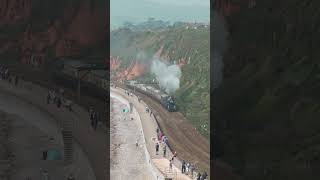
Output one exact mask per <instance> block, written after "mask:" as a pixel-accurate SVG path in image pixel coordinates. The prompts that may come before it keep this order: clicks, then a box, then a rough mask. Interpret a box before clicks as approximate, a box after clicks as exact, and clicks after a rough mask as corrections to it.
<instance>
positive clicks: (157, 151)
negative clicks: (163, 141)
mask: <svg viewBox="0 0 320 180" xmlns="http://www.w3.org/2000/svg"><path fill="white" fill-rule="evenodd" d="M158 153H159V143H156V155H158Z"/></svg>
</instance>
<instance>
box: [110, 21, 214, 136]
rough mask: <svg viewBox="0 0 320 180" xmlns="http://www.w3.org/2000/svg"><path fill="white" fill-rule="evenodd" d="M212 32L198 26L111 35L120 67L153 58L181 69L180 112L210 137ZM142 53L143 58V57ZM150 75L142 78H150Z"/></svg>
mask: <svg viewBox="0 0 320 180" xmlns="http://www.w3.org/2000/svg"><path fill="white" fill-rule="evenodd" d="M209 39H210V31H209V28H208V27H205V26H201V25H197V27H193V26H192V25H189V26H187V25H186V26H171V27H169V28H166V29H163V30H161V31H139V32H138V31H133V30H130V29H129V28H122V29H118V30H115V31H112V32H111V37H110V41H111V51H110V52H111V56H119V58H120V59H121V67H127V66H129V65H130V64H131V63H132V61H133V60H137V61H140V62H144V63H150V61H151V59H152V56H153V55H154V54H156V53H157V54H158V55H160V56H161V57H162V58H163V59H167V60H170V62H171V63H173V62H174V61H175V62H176V63H178V64H181V66H182V68H181V69H182V77H181V84H180V85H181V86H180V89H179V90H178V91H176V93H175V97H176V99H177V103H178V105H179V107H180V110H181V112H182V113H183V114H184V115H185V116H186V117H187V119H189V120H190V121H192V123H193V124H194V125H195V126H196V128H197V129H198V130H199V131H200V132H201V133H202V134H203V135H205V136H206V137H209V131H210V130H209V128H208V127H209V108H210V107H209V103H210V85H209V76H210V67H209V64H210V57H209V48H210V47H209ZM141 53H142V54H143V56H141ZM150 77H151V75H150V72H148V71H147V73H146V74H145V75H144V76H143V77H137V78H140V79H141V78H150Z"/></svg>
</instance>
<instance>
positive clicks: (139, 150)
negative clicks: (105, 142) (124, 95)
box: [110, 98, 154, 180]
mask: <svg viewBox="0 0 320 180" xmlns="http://www.w3.org/2000/svg"><path fill="white" fill-rule="evenodd" d="M110 106H111V110H110V112H111V118H110V134H111V137H110V138H111V139H110V143H111V144H110V146H111V147H110V148H111V149H110V158H111V159H110V160H111V164H110V166H111V167H110V179H114V180H117V179H119V180H122V179H131V180H152V179H154V178H153V176H152V170H151V169H150V168H148V161H147V159H146V158H145V154H144V153H145V152H144V148H143V146H144V144H143V143H142V141H141V139H142V138H143V136H142V130H141V127H140V126H139V122H138V120H137V119H136V118H134V120H131V117H134V116H135V112H134V113H133V114H130V113H126V112H123V111H122V110H123V109H124V108H128V106H127V105H126V104H124V103H122V102H121V101H119V100H118V99H117V98H111V104H110ZM136 141H138V146H136Z"/></svg>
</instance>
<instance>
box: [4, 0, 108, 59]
mask: <svg viewBox="0 0 320 180" xmlns="http://www.w3.org/2000/svg"><path fill="white" fill-rule="evenodd" d="M106 3H107V2H106V1H102V0H79V1H71V0H57V1H51V0H41V1H40V0H10V1H9V0H2V1H1V2H0V28H2V29H4V31H2V32H1V33H0V56H3V55H6V54H7V53H9V52H11V51H13V49H18V50H17V51H18V53H16V54H15V56H16V59H19V60H20V61H21V62H23V63H32V64H42V63H43V62H45V61H46V60H48V59H50V58H54V57H60V56H87V55H89V56H90V55H92V54H93V49H94V52H95V54H96V52H97V51H99V53H98V54H103V55H105V56H106V54H105V52H106V48H107V47H106V45H107V42H108V40H107V34H108V33H109V28H107V24H108V21H109V18H108V17H107V14H108V13H107V4H106ZM12 30H13V31H12Z"/></svg>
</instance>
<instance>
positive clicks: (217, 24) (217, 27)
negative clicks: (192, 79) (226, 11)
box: [211, 12, 228, 90]
mask: <svg viewBox="0 0 320 180" xmlns="http://www.w3.org/2000/svg"><path fill="white" fill-rule="evenodd" d="M212 30H213V33H212V34H213V42H212V46H213V69H212V71H211V72H212V73H213V74H212V77H211V78H212V85H213V88H212V89H213V90H214V89H216V88H218V87H219V85H220V84H221V82H222V80H223V54H224V52H225V50H226V48H227V36H228V32H227V30H226V27H225V20H224V18H223V16H222V15H220V14H218V13H217V12H215V13H214V16H213V29H212Z"/></svg>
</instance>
